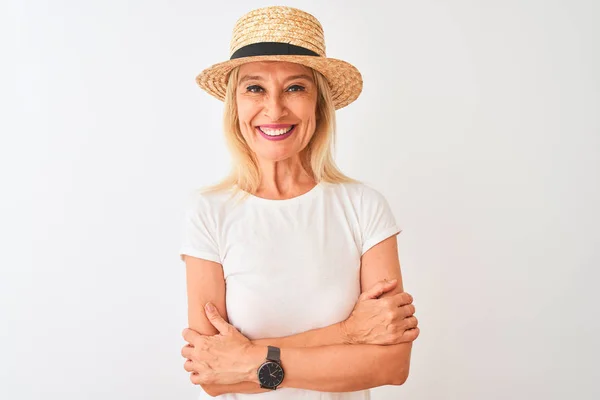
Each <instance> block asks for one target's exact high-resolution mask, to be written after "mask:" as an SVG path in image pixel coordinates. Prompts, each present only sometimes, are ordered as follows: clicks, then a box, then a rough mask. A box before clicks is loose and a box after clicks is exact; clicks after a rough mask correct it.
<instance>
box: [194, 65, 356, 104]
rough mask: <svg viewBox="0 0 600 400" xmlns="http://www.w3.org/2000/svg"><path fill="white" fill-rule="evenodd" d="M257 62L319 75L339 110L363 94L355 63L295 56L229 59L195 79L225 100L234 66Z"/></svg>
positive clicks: (202, 86) (204, 87)
mask: <svg viewBox="0 0 600 400" xmlns="http://www.w3.org/2000/svg"><path fill="white" fill-rule="evenodd" d="M255 61H287V62H292V63H296V64H301V65H304V66H307V67H310V68H313V69H314V70H316V71H318V72H320V73H321V74H323V76H325V78H326V79H327V81H328V82H329V86H330V87H331V96H332V98H333V104H334V107H335V109H336V110H339V109H340V108H342V107H345V106H347V105H348V104H350V103H352V102H353V101H354V100H356V99H357V98H358V96H359V95H360V92H361V91H362V86H363V81H362V76H361V74H360V72H359V71H358V69H356V67H354V66H353V65H352V64H350V63H348V62H346V61H342V60H338V59H335V58H327V57H315V56H296V55H270V56H252V57H243V58H236V59H234V60H228V61H225V62H222V63H219V64H215V65H213V66H211V67H209V68H207V69H205V70H204V71H202V72H201V73H200V74H199V75H198V76H197V77H196V83H197V84H198V86H200V87H201V88H202V89H204V90H205V91H206V92H208V93H209V94H211V95H212V96H214V97H216V98H217V99H219V100H221V101H223V100H225V92H226V91H227V80H228V78H229V73H230V72H231V71H232V70H233V69H234V68H235V67H238V66H240V65H243V64H247V63H250V62H255Z"/></svg>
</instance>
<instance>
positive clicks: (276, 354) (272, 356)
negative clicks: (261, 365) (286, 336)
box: [267, 346, 281, 363]
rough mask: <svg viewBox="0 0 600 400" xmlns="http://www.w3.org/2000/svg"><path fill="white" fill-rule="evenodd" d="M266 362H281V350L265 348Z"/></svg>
mask: <svg viewBox="0 0 600 400" xmlns="http://www.w3.org/2000/svg"><path fill="white" fill-rule="evenodd" d="M267 348H268V351H267V360H269V361H275V362H278V363H279V362H281V350H280V349H279V347H274V346H267Z"/></svg>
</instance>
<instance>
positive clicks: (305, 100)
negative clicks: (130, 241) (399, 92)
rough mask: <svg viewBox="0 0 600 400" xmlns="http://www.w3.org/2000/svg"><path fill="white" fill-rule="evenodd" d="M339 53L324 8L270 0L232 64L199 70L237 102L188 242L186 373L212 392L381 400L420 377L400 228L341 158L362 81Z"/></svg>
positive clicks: (202, 80)
mask: <svg viewBox="0 0 600 400" xmlns="http://www.w3.org/2000/svg"><path fill="white" fill-rule="evenodd" d="M324 48H325V46H324V41H323V32H322V28H321V25H320V23H319V22H318V21H317V20H316V19H315V18H314V17H313V16H312V15H310V14H307V13H305V12H303V11H300V10H297V9H294V8H289V7H267V8H262V9H258V10H254V11H252V12H250V13H248V14H246V15H245V16H243V17H242V18H241V19H240V20H238V22H237V24H236V26H235V29H234V32H233V39H232V42H231V54H232V56H231V59H230V60H229V61H226V62H224V63H220V64H216V65H214V66H212V67H210V68H208V69H207V70H205V71H203V72H202V73H201V74H200V75H199V76H198V78H197V81H198V84H199V85H200V86H201V87H202V88H203V89H204V90H206V91H208V92H209V93H210V94H212V95H214V96H215V97H217V98H219V99H222V100H224V101H225V136H226V139H227V143H228V146H229V148H230V151H231V153H232V156H233V162H234V165H233V170H232V173H231V175H230V176H229V177H228V178H226V179H225V180H224V181H223V182H222V183H221V184H219V185H217V186H215V187H212V188H210V189H209V190H206V191H204V192H203V193H200V194H199V195H198V196H196V198H194V201H193V203H192V206H191V207H190V209H189V211H188V212H187V214H186V220H185V231H184V233H185V234H184V243H183V245H182V247H181V258H182V260H184V261H185V263H186V271H187V278H186V279H187V291H188V308H189V313H188V315H189V326H190V328H189V329H186V330H184V333H183V336H184V339H185V340H186V341H187V342H188V344H186V345H185V346H184V347H183V349H182V355H183V357H185V358H186V362H185V364H184V368H185V370H186V371H188V372H190V379H191V381H192V382H193V383H195V384H199V385H201V386H202V388H203V389H204V391H205V392H206V393H208V395H211V396H217V395H222V397H221V398H223V399H243V398H247V397H248V396H249V395H251V398H252V399H260V398H265V399H266V398H269V399H295V398H302V399H368V398H369V391H368V389H369V388H371V387H376V386H381V385H387V384H396V385H399V384H402V383H403V382H404V381H405V380H406V378H407V376H408V370H409V363H410V352H411V345H412V341H413V340H415V339H416V337H417V336H418V334H419V330H418V328H417V320H416V318H415V317H414V315H413V314H414V311H415V309H414V306H413V305H412V304H411V303H412V298H411V296H410V295H409V294H408V293H403V289H402V277H401V273H400V264H399V260H398V252H397V242H396V235H397V234H398V233H399V232H400V229H399V228H398V227H397V225H396V222H395V219H394V216H393V215H392V213H391V211H390V208H389V206H388V204H387V202H386V200H385V199H384V197H383V196H382V195H381V194H380V193H379V192H377V191H375V190H374V189H372V188H370V187H368V186H366V185H364V184H361V183H359V182H357V181H354V180H352V179H350V178H348V177H346V176H345V175H344V174H342V173H341V172H340V171H339V170H338V169H337V167H336V166H335V163H334V161H333V158H332V145H333V138H334V136H333V135H334V129H335V109H339V108H341V107H344V106H346V105H348V104H350V103H351V102H352V101H354V100H355V99H356V98H357V97H358V95H359V94H360V91H361V89H362V80H361V75H360V73H359V72H358V71H357V70H356V68H354V67H353V66H352V65H350V64H348V63H346V62H344V61H340V60H334V59H330V58H327V57H326V56H325V50H324ZM388 280H389V281H388ZM274 389H277V390H274ZM257 393H265V394H257ZM203 396H204V394H203ZM206 397H207V396H206Z"/></svg>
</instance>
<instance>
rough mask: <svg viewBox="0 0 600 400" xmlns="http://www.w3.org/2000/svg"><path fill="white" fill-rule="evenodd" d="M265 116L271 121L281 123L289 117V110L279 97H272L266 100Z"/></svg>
mask: <svg viewBox="0 0 600 400" xmlns="http://www.w3.org/2000/svg"><path fill="white" fill-rule="evenodd" d="M264 115H265V117H267V118H269V119H270V120H271V121H279V120H280V119H281V118H283V117H285V116H286V115H287V108H286V107H285V104H284V102H283V99H282V98H281V96H279V95H271V96H269V97H268V98H267V99H266V100H265V106H264Z"/></svg>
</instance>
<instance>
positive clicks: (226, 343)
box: [181, 303, 266, 385]
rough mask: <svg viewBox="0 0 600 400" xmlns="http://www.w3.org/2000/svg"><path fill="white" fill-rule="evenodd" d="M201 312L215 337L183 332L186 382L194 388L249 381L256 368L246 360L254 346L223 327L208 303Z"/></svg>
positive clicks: (254, 364) (239, 334)
mask: <svg viewBox="0 0 600 400" xmlns="http://www.w3.org/2000/svg"><path fill="white" fill-rule="evenodd" d="M211 306H212V308H211ZM205 309H206V316H207V317H208V320H209V321H210V322H211V323H212V324H213V326H214V327H215V328H217V330H218V331H219V334H217V335H214V336H206V335H201V334H200V333H198V332H196V331H194V330H192V329H189V328H188V329H185V330H184V331H183V338H184V339H185V341H186V342H188V344H187V345H185V346H184V347H183V349H182V350H181V355H182V356H183V357H185V358H186V362H185V364H184V369H185V370H186V371H188V372H190V373H191V374H190V380H191V381H192V383H194V384H197V385H200V384H234V383H239V382H244V381H246V380H250V379H251V377H252V372H253V371H254V372H255V371H256V369H257V368H258V365H256V361H255V360H253V359H252V358H251V357H250V356H249V355H250V353H251V350H253V348H254V347H255V345H253V344H252V342H251V341H250V340H249V339H248V338H247V337H245V336H244V335H242V334H241V333H240V331H238V330H237V329H236V328H235V327H234V326H233V325H231V324H229V323H227V321H225V320H224V319H223V317H221V315H220V314H219V311H218V310H217V309H216V308H215V307H214V306H213V305H212V304H210V303H208V304H207V306H206V308H205ZM265 354H266V352H265Z"/></svg>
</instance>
